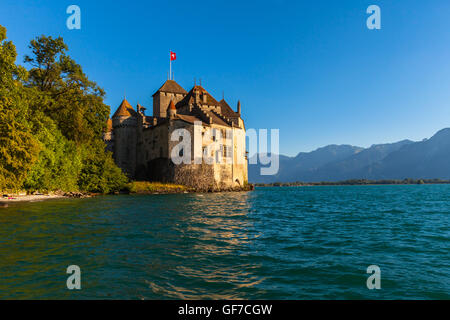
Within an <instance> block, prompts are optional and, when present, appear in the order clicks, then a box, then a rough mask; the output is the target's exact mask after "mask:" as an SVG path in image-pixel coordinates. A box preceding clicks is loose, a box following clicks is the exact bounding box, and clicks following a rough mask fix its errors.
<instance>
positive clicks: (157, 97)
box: [153, 80, 187, 118]
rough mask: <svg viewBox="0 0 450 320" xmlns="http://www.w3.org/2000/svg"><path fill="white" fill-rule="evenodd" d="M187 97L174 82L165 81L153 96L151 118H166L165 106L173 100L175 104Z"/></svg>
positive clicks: (184, 91)
mask: <svg viewBox="0 0 450 320" xmlns="http://www.w3.org/2000/svg"><path fill="white" fill-rule="evenodd" d="M186 95H187V91H186V90H184V89H183V88H182V87H181V86H180V85H179V84H178V83H176V82H175V81H174V80H167V81H166V82H164V84H163V85H162V87H161V88H159V90H158V91H156V92H155V93H154V94H153V116H154V117H158V118H166V117H167V106H168V105H169V103H170V101H171V100H173V103H174V104H177V103H178V102H179V101H181V100H182V99H183V98H184V97H185V96H186Z"/></svg>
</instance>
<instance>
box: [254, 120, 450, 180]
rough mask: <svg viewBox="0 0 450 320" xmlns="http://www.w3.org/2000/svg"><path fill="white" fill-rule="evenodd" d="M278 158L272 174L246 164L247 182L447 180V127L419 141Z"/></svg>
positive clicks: (336, 147) (331, 148)
mask: <svg viewBox="0 0 450 320" xmlns="http://www.w3.org/2000/svg"><path fill="white" fill-rule="evenodd" d="M279 159H280V165H279V171H278V173H277V174H276V175H272V176H263V175H261V174H260V168H261V165H260V164H256V165H252V164H249V182H251V183H274V182H296V181H303V182H321V181H343V180H350V179H368V180H383V179H389V180H391V179H396V180H402V179H407V178H411V179H450V128H446V129H443V130H440V131H439V132H437V133H436V134H435V135H434V136H433V137H431V138H430V139H425V140H423V141H420V142H414V141H410V140H403V141H399V142H396V143H389V144H377V145H372V146H371V147H369V148H361V147H356V146H351V145H329V146H326V147H323V148H319V149H317V150H314V151H312V152H301V153H299V154H298V155H297V156H295V157H287V156H283V155H280V158H279Z"/></svg>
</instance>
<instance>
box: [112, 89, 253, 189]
mask: <svg viewBox="0 0 450 320" xmlns="http://www.w3.org/2000/svg"><path fill="white" fill-rule="evenodd" d="M145 110H146V108H144V107H143V106H141V105H140V104H138V105H137V107H136V110H135V109H134V108H133V107H132V106H131V105H130V104H129V103H128V101H127V100H126V99H124V100H123V101H122V103H121V104H120V106H119V108H118V109H117V111H116V112H115V113H114V115H113V116H112V119H109V120H108V125H107V131H106V133H105V135H104V140H105V142H106V145H107V149H108V150H110V151H112V152H113V157H114V160H115V162H116V164H117V165H118V166H119V167H120V168H121V169H122V170H123V171H124V172H125V173H126V174H127V175H128V176H129V177H130V178H132V179H136V180H145V181H160V182H169V183H177V184H182V185H186V186H190V187H194V188H196V189H199V190H230V189H240V188H242V187H244V186H245V185H246V184H247V179H248V172H247V156H246V147H245V139H246V137H245V126H244V121H243V120H242V118H241V104H240V102H238V105H237V111H236V112H235V111H233V110H232V109H231V108H230V106H229V105H228V104H227V102H226V101H225V100H224V99H222V100H221V101H220V102H218V101H217V100H216V99H214V98H213V97H212V96H211V95H210V94H209V93H208V92H207V91H206V90H205V89H204V88H203V87H202V86H201V85H200V86H199V85H194V87H193V88H192V89H191V90H190V91H189V92H187V91H186V90H185V89H183V88H182V87H181V86H180V85H179V84H178V83H177V82H175V81H174V80H167V81H166V82H165V83H164V84H163V85H162V86H161V88H159V90H157V91H156V92H155V93H154V94H153V116H146V115H145ZM179 129H184V130H181V132H185V133H186V134H187V136H186V134H185V135H184V136H182V139H181V137H179V136H180V135H179V134H178V132H180V130H179ZM177 134H178V135H177ZM174 136H175V138H174ZM187 138H190V142H191V143H190V144H188V147H186V148H184V149H183V148H180V141H182V142H186V141H185V139H187ZM211 146H213V147H211ZM185 149H187V150H185ZM174 154H176V155H179V156H180V157H183V159H185V160H186V157H187V158H188V159H189V160H190V161H187V162H186V161H183V162H182V163H178V164H175V163H174V161H173V155H174ZM205 159H208V160H209V161H204V160H205Z"/></svg>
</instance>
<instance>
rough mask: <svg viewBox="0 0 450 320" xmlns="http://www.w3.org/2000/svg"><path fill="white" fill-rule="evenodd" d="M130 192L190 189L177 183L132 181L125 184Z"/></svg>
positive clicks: (178, 191)
mask: <svg viewBox="0 0 450 320" xmlns="http://www.w3.org/2000/svg"><path fill="white" fill-rule="evenodd" d="M127 189H128V191H129V192H130V193H156V192H158V193H180V192H186V191H191V189H190V188H188V187H186V186H182V185H179V184H172V183H161V182H147V181H133V182H130V183H128V184H127Z"/></svg>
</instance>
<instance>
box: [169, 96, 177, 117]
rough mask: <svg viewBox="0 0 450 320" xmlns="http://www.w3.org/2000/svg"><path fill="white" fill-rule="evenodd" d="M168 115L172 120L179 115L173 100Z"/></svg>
mask: <svg viewBox="0 0 450 320" xmlns="http://www.w3.org/2000/svg"><path fill="white" fill-rule="evenodd" d="M167 113H168V117H169V118H170V119H173V118H175V116H176V115H177V108H175V104H174V103H173V100H170V103H169V107H168V108H167Z"/></svg>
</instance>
